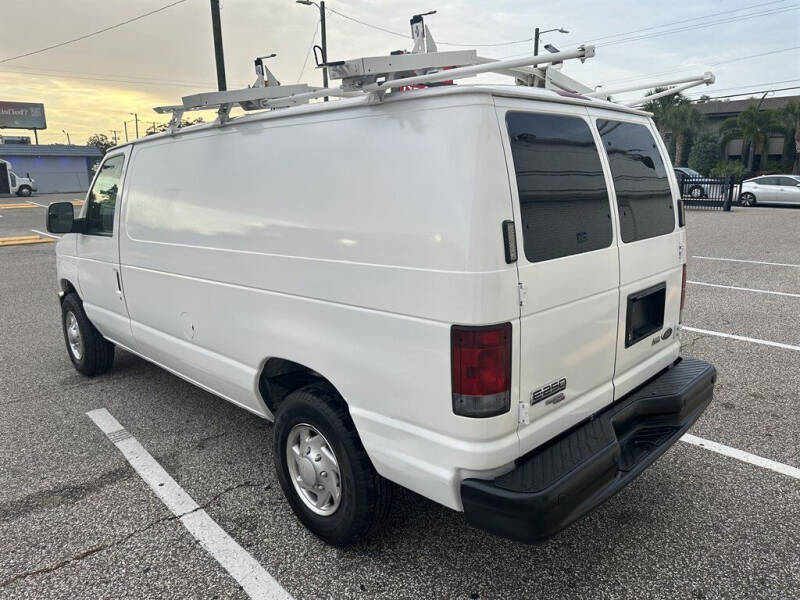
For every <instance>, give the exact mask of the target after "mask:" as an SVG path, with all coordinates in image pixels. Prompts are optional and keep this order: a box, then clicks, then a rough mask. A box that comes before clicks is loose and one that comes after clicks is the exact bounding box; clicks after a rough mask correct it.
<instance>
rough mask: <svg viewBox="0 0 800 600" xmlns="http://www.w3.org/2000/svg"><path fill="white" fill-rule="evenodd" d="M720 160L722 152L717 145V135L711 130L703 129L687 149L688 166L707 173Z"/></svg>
mask: <svg viewBox="0 0 800 600" xmlns="http://www.w3.org/2000/svg"><path fill="white" fill-rule="evenodd" d="M720 160H722V152H721V151H720V147H719V135H717V134H716V133H714V132H713V131H704V132H702V133H701V134H700V135H698V136H697V139H696V140H695V141H694V143H693V144H692V149H691V150H690V151H689V161H688V165H689V167H690V168H692V169H694V170H695V171H697V172H698V173H703V174H706V175H707V174H708V173H709V171H711V169H712V167H714V165H716V164H717V163H718V162H719V161H720Z"/></svg>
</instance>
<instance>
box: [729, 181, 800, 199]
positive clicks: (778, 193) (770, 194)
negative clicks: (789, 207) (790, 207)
mask: <svg viewBox="0 0 800 600" xmlns="http://www.w3.org/2000/svg"><path fill="white" fill-rule="evenodd" d="M757 202H762V203H767V204H800V175H764V176H762V177H755V178H753V179H748V180H746V181H744V182H742V190H741V194H740V195H739V203H740V204H741V205H742V206H755V204H756V203H757Z"/></svg>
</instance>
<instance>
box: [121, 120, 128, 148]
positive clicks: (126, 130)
mask: <svg viewBox="0 0 800 600" xmlns="http://www.w3.org/2000/svg"><path fill="white" fill-rule="evenodd" d="M122 124H123V125H125V143H126V144H127V143H128V122H127V121H123V122H122Z"/></svg>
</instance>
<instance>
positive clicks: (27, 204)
mask: <svg viewBox="0 0 800 600" xmlns="http://www.w3.org/2000/svg"><path fill="white" fill-rule="evenodd" d="M34 206H37V205H36V204H34V203H32V202H12V203H10V204H0V209H8V208H33V207H34ZM39 206H41V204H40V205H39Z"/></svg>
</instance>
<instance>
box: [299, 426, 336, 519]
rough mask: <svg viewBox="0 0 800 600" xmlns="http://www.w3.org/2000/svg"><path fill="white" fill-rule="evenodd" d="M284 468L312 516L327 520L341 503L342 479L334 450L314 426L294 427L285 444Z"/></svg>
mask: <svg viewBox="0 0 800 600" xmlns="http://www.w3.org/2000/svg"><path fill="white" fill-rule="evenodd" d="M286 466H287V467H288V469H289V477H290V478H291V480H292V485H294V489H295V491H296V492H297V495H298V496H299V497H300V500H302V501H303V504H305V505H306V507H308V509H309V510H311V511H312V512H314V513H316V514H318V515H321V516H323V517H328V516H330V515H332V514H333V513H335V512H336V511H337V510H338V508H339V504H340V503H341V499H342V478H341V473H340V471H339V463H338V461H337V460H336V454H335V453H334V452H333V448H332V447H331V445H330V444H329V443H328V440H326V439H325V436H324V435H322V434H321V433H320V432H319V431H318V430H317V429H316V428H315V427H314V426H312V425H309V424H307V423H302V424H300V425H295V426H294V427H292V430H291V431H290V432H289V437H288V438H287V440H286Z"/></svg>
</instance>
